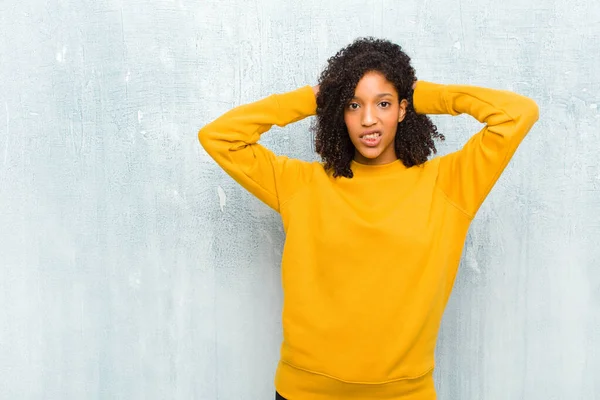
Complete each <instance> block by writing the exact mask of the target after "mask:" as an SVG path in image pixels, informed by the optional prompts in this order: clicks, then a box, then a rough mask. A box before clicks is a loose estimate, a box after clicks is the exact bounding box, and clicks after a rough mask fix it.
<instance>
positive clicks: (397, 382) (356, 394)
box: [275, 361, 436, 400]
mask: <svg viewBox="0 0 600 400" xmlns="http://www.w3.org/2000/svg"><path fill="white" fill-rule="evenodd" d="M275 387H276V389H277V391H278V392H279V393H280V394H281V395H282V396H284V397H285V398H287V399H291V400H294V399H302V400H305V399H306V400H330V399H340V398H343V399H365V398H377V399H382V400H400V399H401V400H413V399H414V400H417V399H418V400H434V399H435V398H436V394H435V385H434V382H433V367H432V368H429V369H428V370H427V371H425V372H424V373H422V374H421V375H418V376H415V377H408V378H398V379H392V380H387V381H381V382H353V381H346V380H342V379H339V378H335V377H332V376H329V375H326V374H322V373H318V372H313V371H308V370H306V369H303V368H299V367H296V366H294V365H291V364H289V363H288V362H285V361H280V362H279V365H278V367H277V372H276V377H275Z"/></svg>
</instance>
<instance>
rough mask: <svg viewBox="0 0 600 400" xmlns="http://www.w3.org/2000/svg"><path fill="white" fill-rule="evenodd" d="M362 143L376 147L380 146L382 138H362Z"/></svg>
mask: <svg viewBox="0 0 600 400" xmlns="http://www.w3.org/2000/svg"><path fill="white" fill-rule="evenodd" d="M360 141H361V142H362V143H363V144H364V145H365V146H368V147H375V146H377V145H378V144H379V142H380V141H381V136H377V137H375V138H364V137H362V138H360Z"/></svg>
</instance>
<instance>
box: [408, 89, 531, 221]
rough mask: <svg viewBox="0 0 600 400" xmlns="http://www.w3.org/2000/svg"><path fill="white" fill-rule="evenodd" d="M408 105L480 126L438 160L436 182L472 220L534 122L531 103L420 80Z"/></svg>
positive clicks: (504, 93) (505, 94)
mask: <svg viewBox="0 0 600 400" xmlns="http://www.w3.org/2000/svg"><path fill="white" fill-rule="evenodd" d="M413 100H414V106H415V110H416V111H417V113H420V114H450V115H458V114H463V113H465V114H469V115H471V116H473V117H474V118H475V119H477V120H478V121H479V122H482V123H484V124H485V127H484V128H483V129H482V130H481V131H479V132H478V133H477V134H475V135H474V136H472V137H471V138H470V139H469V140H468V142H467V143H466V144H465V145H464V146H463V147H462V149H460V150H458V151H456V152H454V153H450V154H448V155H446V156H443V157H441V159H440V165H439V174H438V178H437V184H438V186H439V187H440V189H441V190H442V191H443V192H444V193H445V194H446V196H447V198H448V200H449V201H451V202H452V203H454V205H455V206H457V207H458V208H460V209H461V210H462V211H463V212H464V213H466V214H467V215H468V216H469V217H470V218H473V217H474V216H475V214H476V212H477V211H478V209H479V207H480V206H481V204H482V203H483V201H484V200H485V198H486V197H487V195H488V194H489V192H490V191H491V189H492V187H493V186H494V184H495V183H496V181H497V180H498V178H499V177H500V174H501V173H502V172H503V171H504V169H505V168H506V166H507V165H508V163H509V161H510V159H511V158H512V156H513V154H514V153H515V151H516V149H517V147H518V146H519V144H520V143H521V141H522V140H523V138H524V137H525V136H526V135H527V133H528V132H529V130H530V129H531V127H532V126H533V125H534V124H535V122H536V121H537V120H538V118H539V110H538V106H537V104H536V103H535V102H534V101H533V100H531V99H529V98H527V97H524V96H521V95H518V94H516V93H512V92H508V91H501V90H493V89H487V88H481V87H475V86H464V85H439V84H435V83H430V82H422V81H420V82H418V83H417V86H416V88H415V92H414V98H413Z"/></svg>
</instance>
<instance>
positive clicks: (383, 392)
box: [199, 81, 538, 400]
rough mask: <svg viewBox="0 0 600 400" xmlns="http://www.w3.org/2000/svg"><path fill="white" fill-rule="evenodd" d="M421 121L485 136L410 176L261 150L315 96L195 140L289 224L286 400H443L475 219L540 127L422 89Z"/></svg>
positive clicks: (481, 100)
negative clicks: (439, 398)
mask: <svg viewBox="0 0 600 400" xmlns="http://www.w3.org/2000/svg"><path fill="white" fill-rule="evenodd" d="M413 102H414V107H415V109H416V111H417V112H418V113H422V114H451V115H457V114H461V113H466V114H470V115H472V116H473V117H475V118H476V119H477V120H478V121H480V122H482V123H485V127H484V128H483V129H482V130H481V131H480V132H479V133H477V134H476V135H474V136H473V137H472V138H471V139H470V140H469V141H468V142H467V143H466V144H465V146H464V147H463V148H462V149H461V150H459V151H456V152H454V153H451V154H448V155H445V156H441V157H435V158H433V159H431V160H429V161H427V162H425V163H424V164H422V165H420V166H415V167H412V168H406V167H405V166H404V165H403V163H402V162H401V161H399V160H398V161H395V162H392V163H390V164H386V165H379V166H367V165H361V164H358V163H356V162H353V163H352V166H351V168H352V171H353V173H354V177H353V178H351V179H348V178H333V176H332V174H330V173H327V172H326V171H325V170H324V169H323V166H322V164H321V163H318V162H312V163H309V162H304V161H300V160H297V159H290V158H287V157H284V156H278V155H275V154H273V153H272V152H271V151H269V150H268V149H266V148H265V147H263V146H261V145H260V144H258V143H257V142H258V140H259V138H260V135H261V134H262V133H264V132H266V131H267V130H269V129H270V128H271V127H272V126H273V125H278V126H281V127H283V126H285V125H287V124H290V123H292V122H295V121H298V120H301V119H303V118H305V117H308V116H311V115H314V114H315V112H316V101H315V96H314V94H313V91H312V88H311V87H310V86H305V87H302V88H300V89H297V90H294V91H292V92H289V93H284V94H276V95H271V96H269V97H267V98H265V99H263V100H260V101H257V102H255V103H252V104H247V105H243V106H240V107H237V108H235V109H233V110H231V111H229V112H227V113H226V114H224V115H223V116H221V117H220V118H218V119H217V120H215V121H214V122H212V123H210V124H208V125H206V126H205V127H204V128H202V129H201V130H200V132H199V139H200V142H201V144H202V146H203V147H204V148H205V149H206V151H207V152H208V154H209V155H210V156H211V157H213V158H214V160H215V161H216V162H217V163H218V164H219V165H220V166H221V167H222V168H223V169H224V170H225V171H227V173H228V174H229V175H230V176H231V177H233V179H235V180H236V181H237V182H239V184H240V185H242V186H243V187H245V188H246V189H247V190H249V191H250V192H251V193H252V194H254V195H255V196H256V197H258V198H259V199H261V200H262V201H263V202H265V203H266V204H267V205H269V206H270V207H272V208H273V209H275V210H276V211H277V212H279V213H280V214H281V218H282V221H283V226H284V230H285V233H286V240H285V245H284V250H283V259H282V284H283V293H284V303H283V316H282V321H283V343H282V345H281V360H280V363H279V366H278V368H277V373H276V377H275V386H276V389H277V391H278V392H279V393H280V394H281V395H282V396H284V397H286V398H287V399H289V400H331V399H381V400H384V399H385V400H392V399H394V400H398V399H411V400H413V399H415V400H416V399H419V400H421V399H422V400H431V399H435V398H436V394H435V389H434V385H433V378H432V371H433V367H434V349H435V345H436V339H437V335H438V330H439V326H440V322H441V319H442V314H443V311H444V308H445V306H446V302H447V300H448V298H449V296H450V292H451V289H452V285H453V283H454V278H455V275H456V272H457V268H458V265H459V261H460V257H461V253H462V249H463V246H464V241H465V238H466V234H467V230H468V228H469V225H470V223H471V220H472V219H473V217H474V215H475V213H476V212H477V210H478V209H479V207H480V205H481V204H482V202H483V201H484V199H485V197H486V196H487V194H488V193H489V192H490V190H491V189H492V186H493V185H494V184H495V182H496V181H497V179H498V177H499V176H500V174H501V173H502V171H503V170H504V168H505V167H506V165H507V164H508V162H509V160H510V159H511V157H512V155H513V154H514V152H515V150H516V149H517V146H518V145H519V143H520V142H521V141H522V139H523V138H524V137H525V135H526V134H527V132H528V131H529V130H530V128H531V127H532V126H533V124H534V123H535V122H536V121H537V119H538V107H537V105H536V103H535V102H534V101H532V100H531V99H529V98H526V97H523V96H520V95H517V94H514V93H511V92H507V91H498V90H491V89H485V88H479V87H473V86H459V85H439V84H434V83H429V82H424V81H420V82H418V83H417V86H416V89H415V93H414V99H413Z"/></svg>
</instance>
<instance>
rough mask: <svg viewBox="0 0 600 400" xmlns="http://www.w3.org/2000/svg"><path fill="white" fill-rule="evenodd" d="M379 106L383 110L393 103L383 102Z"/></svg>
mask: <svg viewBox="0 0 600 400" xmlns="http://www.w3.org/2000/svg"><path fill="white" fill-rule="evenodd" d="M379 105H380V106H381V107H383V108H388V107H389V106H391V105H392V103H390V102H389V101H382V102H381V103H379Z"/></svg>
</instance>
